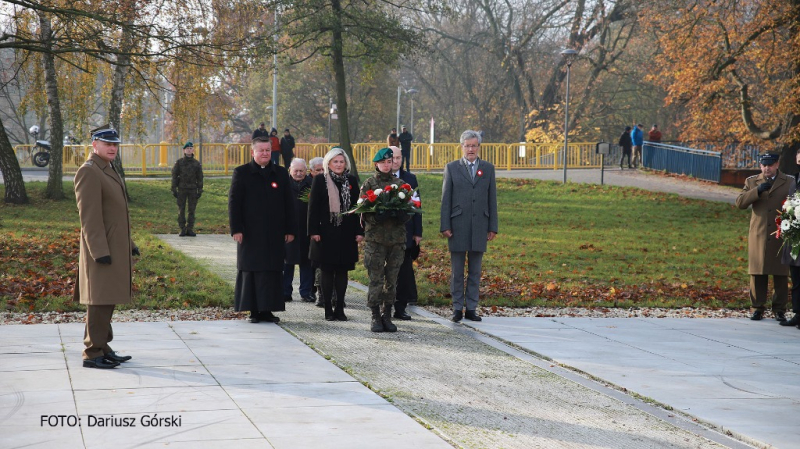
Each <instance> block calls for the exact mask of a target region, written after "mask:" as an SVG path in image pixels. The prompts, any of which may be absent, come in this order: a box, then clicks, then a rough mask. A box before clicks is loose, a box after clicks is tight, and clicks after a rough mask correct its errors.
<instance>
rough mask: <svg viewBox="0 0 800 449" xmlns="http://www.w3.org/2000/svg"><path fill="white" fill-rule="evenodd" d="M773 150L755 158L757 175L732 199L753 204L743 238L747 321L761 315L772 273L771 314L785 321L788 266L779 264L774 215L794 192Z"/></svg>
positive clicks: (745, 205)
mask: <svg viewBox="0 0 800 449" xmlns="http://www.w3.org/2000/svg"><path fill="white" fill-rule="evenodd" d="M779 158H780V155H779V154H777V153H764V154H762V155H761V156H760V157H759V160H760V167H761V174H760V175H754V176H751V177H749V178H747V180H746V181H745V183H744V189H742V192H741V193H740V194H739V196H738V197H737V198H736V206H737V207H738V208H739V209H747V208H748V207H749V206H751V205H752V206H753V212H752V214H751V215H750V233H749V234H748V237H747V255H748V272H749V273H750V303H751V305H752V308H753V314H752V316H751V317H750V319H751V320H760V319H762V318H764V310H765V308H766V304H767V289H768V286H769V276H770V275H772V282H773V288H774V295H773V296H772V313H773V314H774V316H775V319H776V320H778V321H785V320H786V315H785V312H786V304H787V302H788V300H789V285H788V280H787V278H788V275H789V269H788V267H787V266H786V265H784V264H782V263H781V254H780V249H781V243H782V242H781V240H780V239H778V238H776V236H775V235H773V234H774V233H775V231H777V229H778V227H777V225H776V224H775V217H776V216H777V214H778V209H780V208H781V206H782V205H783V200H785V199H786V197H787V196H788V195H789V192H790V191H794V188H795V181H794V178H793V177H791V176H788V175H786V174H784V173H781V172H780V170H778V159H779Z"/></svg>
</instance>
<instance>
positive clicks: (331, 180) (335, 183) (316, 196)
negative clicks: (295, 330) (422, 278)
mask: <svg viewBox="0 0 800 449" xmlns="http://www.w3.org/2000/svg"><path fill="white" fill-rule="evenodd" d="M322 165H323V169H324V172H323V173H322V174H321V175H317V176H316V177H314V181H313V182H312V184H311V196H310V198H309V202H308V235H309V236H311V248H310V250H309V257H310V258H311V260H313V261H315V262H317V263H318V264H319V267H320V270H321V271H322V276H321V277H322V279H321V281H322V283H321V284H322V285H321V286H320V287H321V290H322V292H321V293H322V299H323V303H324V306H325V319H327V320H329V321H330V320H333V319H334V317H335V316H340V317H341V316H344V298H345V297H344V295H345V293H346V292H347V272H348V271H350V270H353V269H355V267H356V262H358V243H359V242H361V241H362V240H364V228H363V227H362V226H361V223H360V221H359V217H358V216H357V215H356V214H347V215H342V212H346V211H348V210H350V209H351V208H352V207H353V206H355V205H356V202H357V201H358V194H359V188H358V179H356V177H355V176H353V175H351V174H350V167H351V165H350V159H349V158H348V157H347V154H346V153H345V152H344V150H343V149H341V148H339V147H335V148H333V149H331V151H329V152H328V153H327V154H326V155H325V158H324V159H323V164H322ZM334 290H335V291H336V312H338V313H334V310H333V305H332V296H333V293H334Z"/></svg>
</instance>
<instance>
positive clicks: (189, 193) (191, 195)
mask: <svg viewBox="0 0 800 449" xmlns="http://www.w3.org/2000/svg"><path fill="white" fill-rule="evenodd" d="M187 202H188V203H189V219H188V220H187V219H186V215H185V212H186V203H187ZM196 208H197V190H196V189H191V190H178V226H179V227H180V228H181V230H183V229H184V228H185V229H188V230H193V229H194V210H195V209H196Z"/></svg>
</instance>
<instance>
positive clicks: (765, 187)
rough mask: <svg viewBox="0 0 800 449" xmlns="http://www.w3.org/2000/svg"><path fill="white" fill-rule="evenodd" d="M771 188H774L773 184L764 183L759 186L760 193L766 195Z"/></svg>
mask: <svg viewBox="0 0 800 449" xmlns="http://www.w3.org/2000/svg"><path fill="white" fill-rule="evenodd" d="M771 188H772V183H771V182H762V183H761V184H759V185H758V193H764V192H766V191H767V190H769V189H771Z"/></svg>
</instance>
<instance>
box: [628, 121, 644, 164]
mask: <svg viewBox="0 0 800 449" xmlns="http://www.w3.org/2000/svg"><path fill="white" fill-rule="evenodd" d="M631 141H632V142H633V166H634V168H639V165H640V164H641V163H642V146H643V145H644V129H642V124H641V123H639V124H638V125H634V126H633V130H632V131H631Z"/></svg>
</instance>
